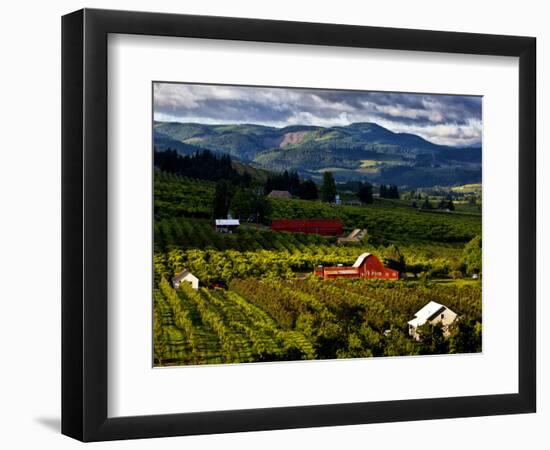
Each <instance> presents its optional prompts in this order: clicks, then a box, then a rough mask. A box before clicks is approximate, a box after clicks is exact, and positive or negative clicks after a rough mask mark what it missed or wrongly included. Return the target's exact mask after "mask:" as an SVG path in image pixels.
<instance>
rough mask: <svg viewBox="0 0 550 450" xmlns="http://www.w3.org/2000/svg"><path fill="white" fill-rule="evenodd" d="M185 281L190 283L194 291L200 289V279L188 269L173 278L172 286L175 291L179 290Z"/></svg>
mask: <svg viewBox="0 0 550 450" xmlns="http://www.w3.org/2000/svg"><path fill="white" fill-rule="evenodd" d="M183 281H185V282H187V283H189V284H190V285H191V287H192V288H193V289H198V288H199V279H198V278H197V277H196V276H195V275H193V274H192V273H191V272H189V271H188V270H187V269H183V270H182V271H181V272H179V273H177V274H175V275H174V276H173V277H172V286H174V289H179V287H180V285H181V283H182V282H183Z"/></svg>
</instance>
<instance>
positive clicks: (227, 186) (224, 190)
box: [212, 180, 233, 219]
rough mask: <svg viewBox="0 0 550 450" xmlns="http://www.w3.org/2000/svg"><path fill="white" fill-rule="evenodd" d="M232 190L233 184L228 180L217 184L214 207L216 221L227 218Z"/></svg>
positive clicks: (213, 212)
mask: <svg viewBox="0 0 550 450" xmlns="http://www.w3.org/2000/svg"><path fill="white" fill-rule="evenodd" d="M232 190H233V189H232V186H231V183H230V182H228V181H226V180H220V181H218V182H217V183H216V190H215V191H214V202H213V207H212V214H213V216H214V218H215V219H220V218H225V217H227V213H228V212H229V205H230V204H231V197H232Z"/></svg>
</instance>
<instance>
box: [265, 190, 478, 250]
mask: <svg viewBox="0 0 550 450" xmlns="http://www.w3.org/2000/svg"><path fill="white" fill-rule="evenodd" d="M385 202H387V203H381V204H380V205H377V204H376V203H375V204H374V206H373V207H360V206H348V205H328V204H326V203H322V202H312V201H304V200H296V199H292V200H280V199H274V198H270V199H269V203H270V204H271V210H272V212H271V219H306V218H312V217H314V218H327V219H331V218H339V219H341V220H342V221H343V222H344V227H345V228H347V229H348V230H351V229H355V228H366V229H368V231H369V236H370V237H371V238H372V239H373V240H375V241H379V242H389V241H393V242H398V243H411V242H415V241H422V242H439V243H454V242H460V243H465V242H467V241H469V240H470V239H472V238H473V237H474V236H475V235H476V234H479V233H480V232H481V218H480V216H470V215H459V214H450V213H439V214H436V213H425V212H419V211H418V210H415V209H411V208H408V207H399V206H395V205H394V204H393V202H395V201H394V200H391V201H390V200H385Z"/></svg>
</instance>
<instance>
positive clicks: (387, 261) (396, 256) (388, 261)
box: [384, 244, 405, 272]
mask: <svg viewBox="0 0 550 450" xmlns="http://www.w3.org/2000/svg"><path fill="white" fill-rule="evenodd" d="M384 265H385V266H386V267H389V268H390V269H394V270H397V271H399V272H404V271H405V257H404V256H403V254H402V253H401V251H400V250H399V247H397V245H395V244H390V245H388V246H387V247H386V249H385V251H384Z"/></svg>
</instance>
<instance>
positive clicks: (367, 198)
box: [357, 183, 374, 205]
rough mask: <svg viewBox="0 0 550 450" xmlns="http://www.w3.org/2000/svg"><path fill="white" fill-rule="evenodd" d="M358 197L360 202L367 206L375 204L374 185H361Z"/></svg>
mask: <svg viewBox="0 0 550 450" xmlns="http://www.w3.org/2000/svg"><path fill="white" fill-rule="evenodd" d="M357 197H359V201H360V202H361V203H363V204H365V205H371V204H372V203H374V197H373V195H372V184H370V183H361V184H360V186H359V189H358V191H357Z"/></svg>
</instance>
